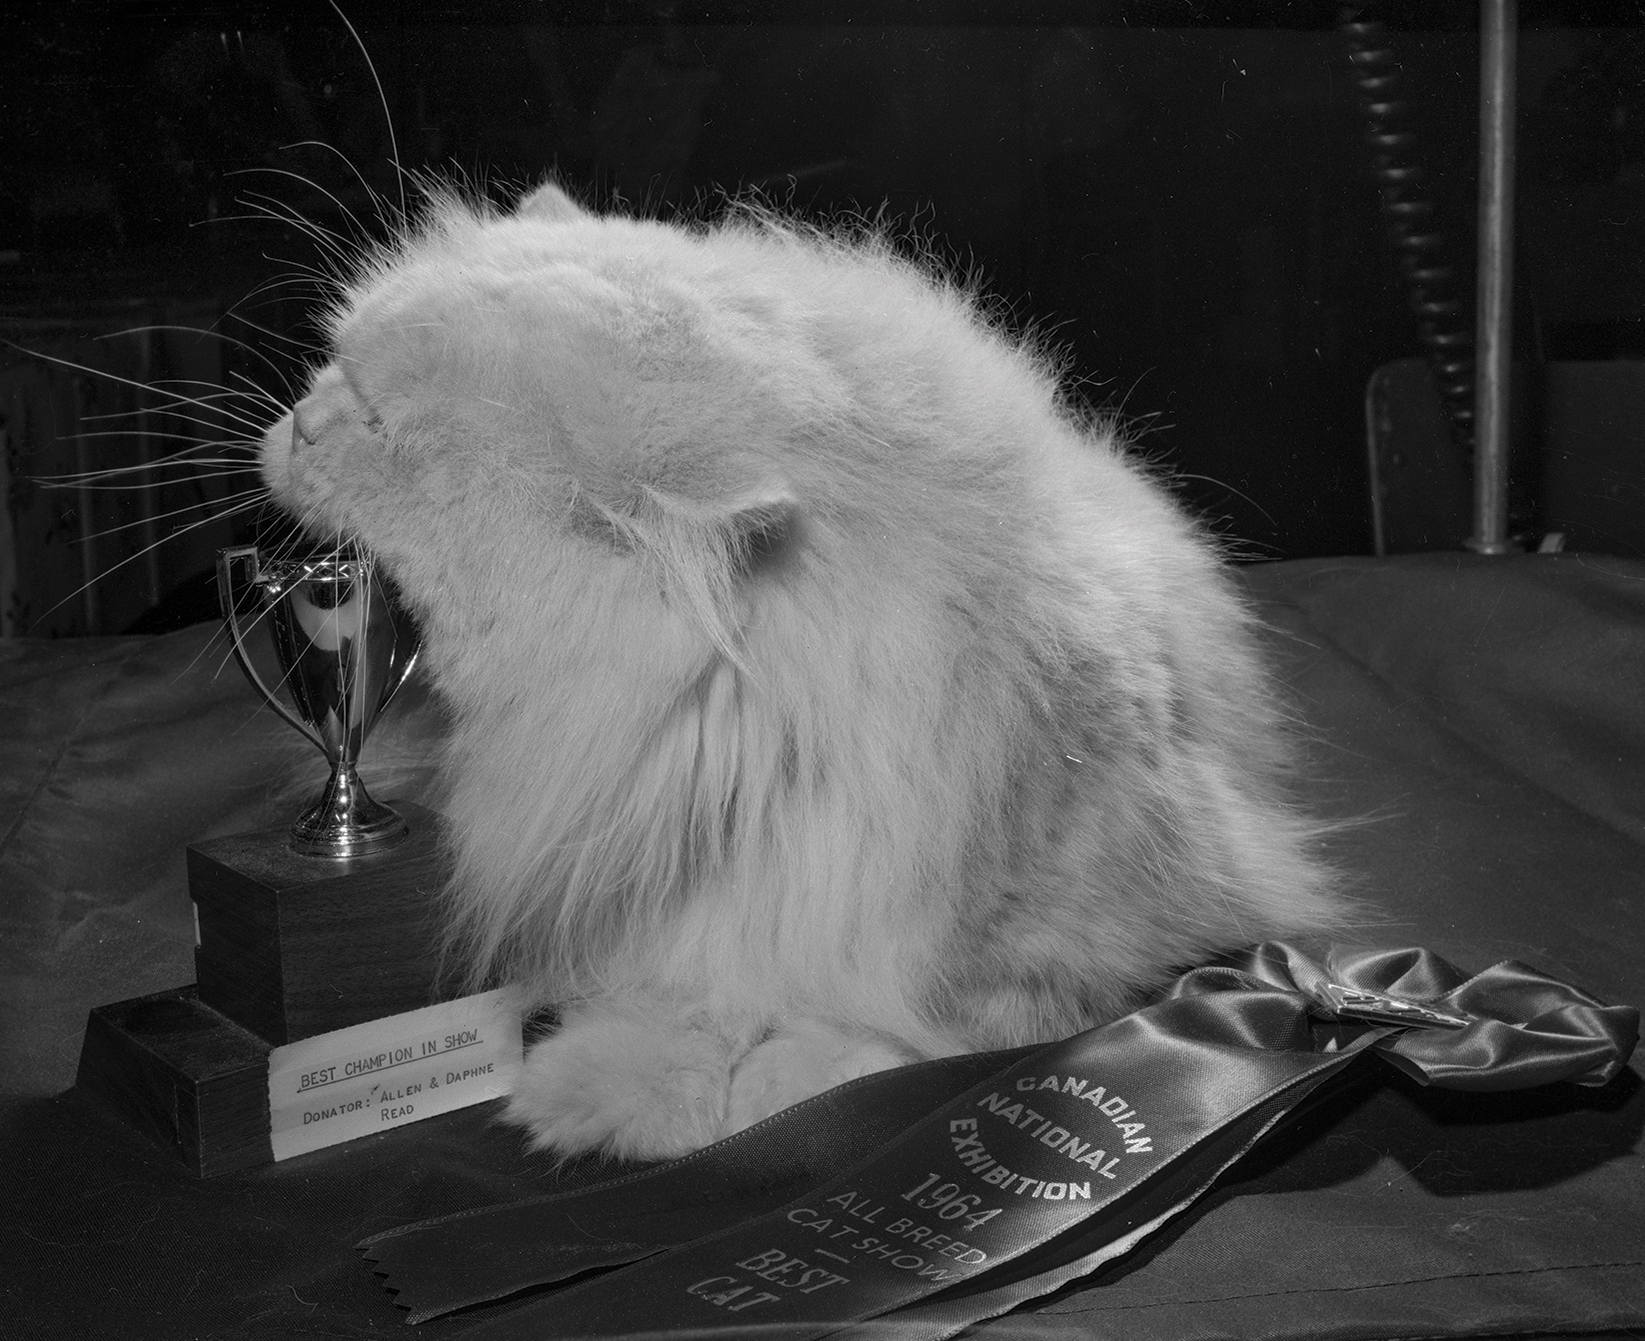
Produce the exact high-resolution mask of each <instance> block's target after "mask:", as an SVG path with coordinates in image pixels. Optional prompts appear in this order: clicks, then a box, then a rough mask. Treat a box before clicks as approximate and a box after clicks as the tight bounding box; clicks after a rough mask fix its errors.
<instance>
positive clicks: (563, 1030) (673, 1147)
mask: <svg viewBox="0 0 1645 1341" xmlns="http://www.w3.org/2000/svg"><path fill="white" fill-rule="evenodd" d="M731 1057H732V1049H731V1044H730V1043H729V1042H728V1041H727V1040H726V1039H724V1038H723V1037H721V1036H720V1035H719V1034H717V1033H715V1032H714V1031H712V1030H711V1029H707V1028H697V1027H692V1026H690V1025H682V1024H679V1023H677V1022H676V1021H674V1020H673V1019H671V1018H669V1017H668V1016H667V1015H665V1014H663V1013H661V1012H656V1011H651V1010H647V1009H645V1008H643V1007H636V1006H632V1005H626V1004H625V1005H617V1004H612V1003H603V1002H593V1003H590V1004H589V1005H586V1006H583V1007H579V1008H578V1009H576V1010H575V1011H573V1012H571V1013H570V1014H569V1015H568V1016H567V1018H566V1019H565V1021H564V1023H563V1024H562V1025H561V1027H560V1030H559V1032H558V1033H556V1034H554V1035H552V1036H551V1037H549V1038H546V1039H544V1040H543V1041H542V1042H541V1043H539V1044H537V1045H536V1046H535V1047H534V1048H532V1049H531V1051H530V1052H529V1053H528V1054H527V1055H526V1059H525V1065H524V1066H523V1067H522V1068H521V1071H520V1078H519V1081H518V1083H517V1084H516V1085H515V1088H514V1093H513V1096H512V1097H511V1098H510V1100H509V1104H508V1109H507V1112H506V1116H507V1117H508V1118H509V1119H510V1120H511V1121H514V1122H518V1123H520V1124H522V1125H523V1126H526V1127H528V1128H530V1130H531V1133H532V1138H533V1139H532V1144H533V1145H534V1146H535V1147H537V1148H539V1149H550V1150H555V1151H558V1152H559V1153H561V1154H564V1155H577V1154H583V1153H585V1152H587V1151H594V1150H598V1151H601V1152H603V1153H605V1154H609V1155H615V1156H617V1157H618V1158H621V1159H672V1158H674V1157H676V1156H678V1155H684V1154H688V1153H689V1152H691V1151H693V1150H698V1149H700V1148H701V1147H703V1146H705V1145H709V1144H711V1143H712V1142H714V1141H717V1140H718V1139H719V1138H720V1137H721V1136H722V1135H723V1134H724V1131H723V1128H724V1124H725V1114H726V1096H727V1089H728V1087H729V1083H730V1074H731Z"/></svg>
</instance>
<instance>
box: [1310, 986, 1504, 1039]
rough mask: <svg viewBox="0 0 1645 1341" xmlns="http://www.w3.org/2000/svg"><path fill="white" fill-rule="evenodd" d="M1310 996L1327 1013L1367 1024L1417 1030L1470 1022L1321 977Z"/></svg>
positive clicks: (1455, 1026)
mask: <svg viewBox="0 0 1645 1341" xmlns="http://www.w3.org/2000/svg"><path fill="white" fill-rule="evenodd" d="M1310 995H1312V997H1313V998H1314V1001H1315V1002H1316V1004H1318V1005H1319V1006H1321V1007H1322V1008H1323V1009H1324V1010H1325V1011H1326V1013H1328V1014H1330V1015H1332V1016H1334V1017H1335V1018H1337V1019H1339V1020H1364V1021H1366V1022H1367V1023H1369V1024H1395V1025H1405V1026H1406V1027H1408V1028H1416V1029H1466V1028H1467V1027H1468V1026H1469V1025H1470V1024H1472V1023H1473V1021H1472V1020H1471V1019H1470V1018H1469V1017H1468V1016H1466V1015H1458V1014H1456V1013H1455V1012H1453V1011H1448V1010H1441V1009H1440V1008H1439V1007H1438V1006H1433V1005H1429V1004H1427V1003H1426V1002H1422V1001H1411V1000H1409V999H1407V998H1405V997H1402V996H1390V995H1388V994H1387V993H1386V992H1368V991H1366V990H1365V989H1363V988H1360V987H1346V986H1344V985H1343V984H1342V983H1336V982H1330V981H1328V980H1326V979H1323V978H1322V979H1321V980H1320V981H1318V982H1316V983H1315V984H1314V989H1313V991H1312V993H1311V994H1310Z"/></svg>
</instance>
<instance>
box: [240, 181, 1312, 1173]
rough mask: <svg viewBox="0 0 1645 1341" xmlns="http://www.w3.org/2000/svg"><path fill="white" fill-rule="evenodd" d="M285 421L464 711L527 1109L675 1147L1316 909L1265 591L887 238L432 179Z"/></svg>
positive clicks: (483, 863) (474, 809)
mask: <svg viewBox="0 0 1645 1341" xmlns="http://www.w3.org/2000/svg"><path fill="white" fill-rule="evenodd" d="M331 336H332V342H333V350H334V352H333V357H332V359H331V361H330V362H329V363H328V364H327V365H326V366H325V367H324V368H323V369H322V370H321V371H320V372H319V373H318V374H317V375H316V376H315V377H314V379H313V383H312V387H311V389H310V391H309V393H308V395H307V396H306V397H304V399H303V400H302V401H301V402H300V403H299V404H298V405H296V407H295V408H294V409H293V410H292V412H291V414H290V415H288V416H287V417H286V418H285V419H283V420H282V421H281V422H280V423H278V424H277V425H275V427H274V428H273V429H271V430H270V431H269V433H268V435H267V438H266V441H265V444H264V449H263V450H264V462H263V469H264V473H265V475H266V477H267V479H268V481H269V483H270V484H271V485H272V487H273V489H274V491H275V494H276V496H277V497H278V498H279V499H280V500H282V501H283V502H284V504H285V505H286V506H287V507H288V508H289V509H290V510H291V511H292V512H293V513H294V514H295V515H296V516H298V517H299V518H301V519H303V520H304V521H305V522H307V523H309V524H310V525H311V526H312V527H313V528H314V529H316V530H324V531H333V530H339V531H342V532H344V533H347V534H350V535H352V536H355V537H357V538H358V539H360V540H361V541H363V542H364V543H365V544H366V545H367V546H369V547H370V548H371V549H372V550H373V551H375V552H376V553H377V554H378V555H379V556H380V557H381V559H382V560H383V562H384V563H385V564H386V566H387V567H388V568H389V570H390V571H391V572H392V574H393V575H394V577H395V579H396V580H397V582H398V584H399V586H400V587H401V589H402V590H403V592H404V593H405V595H406V597H407V598H408V600H409V601H410V603H411V605H412V606H413V608H414V609H415V611H416V613H417V614H418V616H419V617H420V620H421V622H422V625H423V627H424V630H425V633H426V637H427V643H426V647H427V652H426V656H427V658H428V665H429V667H430V669H431V671H432V674H433V677H434V681H435V683H436V685H437V687H438V689H439V690H440V692H441V694H442V696H443V698H444V699H445V700H446V703H447V705H448V706H449V708H450V710H451V715H452V721H453V724H454V725H453V730H452V734H451V739H450V743H449V752H448V758H447V760H446V768H447V770H448V773H449V777H448V787H449V795H450V801H449V806H448V809H449V815H450V819H451V820H452V822H453V829H454V833H455V843H456V847H457V872H456V879H455V886H454V891H453V902H454V922H455V926H456V928H457V934H458V937H459V940H460V943H461V944H462V945H463V946H464V947H465V949H466V951H467V953H468V954H469V955H470V956H471V960H470V962H471V963H472V964H473V965H474V967H475V971H476V973H477V974H486V973H497V972H501V973H502V974H503V975H505V976H506V977H507V978H508V979H510V980H512V981H514V982H516V983H517V984H519V986H520V989H521V994H522V1001H523V1002H524V1003H525V1004H528V1005H534V1004H541V1003H553V1004H554V1005H556V1006H557V1007H558V1009H559V1013H560V1020H561V1023H560V1027H559V1029H558V1031H557V1032H556V1033H554V1034H553V1035H552V1036H551V1037H549V1038H547V1039H545V1040H544V1041H542V1042H540V1043H538V1044H537V1045H536V1046H535V1047H534V1048H533V1050H532V1051H531V1052H530V1054H529V1056H528V1058H527V1061H526V1066H525V1072H524V1075H523V1077H522V1080H521V1083H520V1085H519V1087H518V1089H517V1092H516V1093H515V1095H514V1098H513V1100H512V1102H511V1105H510V1108H509V1114H510V1116H511V1117H513V1118H514V1119H516V1120H518V1121H519V1122H521V1123H524V1124H525V1125H527V1126H528V1127H529V1128H530V1129H531V1131H532V1132H533V1133H534V1135H535V1138H536V1141H537V1142H538V1143H539V1144H540V1145H542V1146H545V1147H549V1148H552V1149H555V1150H558V1151H561V1152H567V1153H569V1152H577V1151H583V1150H590V1149H604V1150H607V1151H610V1152H613V1153H617V1154H621V1155H627V1156H640V1157H656V1156H667V1155H675V1154H680V1153H682V1152H685V1151H688V1150H691V1149H694V1148H696V1147H699V1146H701V1145H704V1144H706V1143H708V1142H711V1141H713V1140H715V1139H717V1138H719V1137H721V1136H724V1135H726V1134H728V1133H730V1132H732V1131H735V1130H737V1129H739V1128H741V1127H744V1126H746V1125H748V1124H750V1123H752V1122H754V1121H757V1120H758V1119H760V1118H762V1117H764V1116H765V1115H767V1114H769V1113H771V1112H773V1111H775V1110H777V1109H779V1108H782V1107H784V1106H786V1105H788V1104H790V1103H793V1102H796V1101H798V1100H800V1099H803V1098H805V1097H807V1096H809V1095H811V1094H814V1093H817V1092H819V1091H821V1090H823V1089H825V1088H827V1087H829V1086H832V1085H834V1084H837V1083H839V1082H841V1081H844V1080H847V1079H849V1078H851V1077H854V1076H857V1075H860V1074H864V1073H866V1072H869V1071H874V1070H878V1069H881V1068H884V1067H888V1066H893V1065H896V1064H898V1063H900V1062H903V1061H906V1060H911V1059H913V1058H916V1057H924V1056H935V1055H942V1054H950V1053H955V1052H961V1051H967V1050H972V1049H978V1048H987V1047H999V1046H1004V1045H1010V1044H1018V1043H1024V1042H1029V1041H1033V1040H1039V1039H1051V1038H1056V1037H1061V1036H1064V1035H1067V1034H1069V1033H1072V1032H1075V1031H1077V1030H1079V1029H1082V1028H1085V1027H1087V1026H1089V1025H1091V1024H1093V1023H1096V1022H1100V1021H1102V1020H1104V1019H1106V1018H1109V1017H1112V1016H1114V1015H1115V1014H1117V1013H1120V1012H1122V1011H1124V1010H1126V1009H1129V1008H1130V1007H1131V1006H1133V1005H1134V1004H1136V1002H1137V1000H1138V996H1139V993H1140V992H1142V991H1144V990H1146V989H1148V988H1150V987H1152V986H1154V985H1156V984H1158V983H1159V982H1160V981H1162V979H1163V978H1165V977H1166V976H1167V975H1168V974H1169V973H1170V971H1171V970H1172V969H1173V968H1176V967H1178V966H1182V965H1186V964H1189V963H1191V962H1193V961H1195V960H1198V959H1200V958H1202V957H1203V956H1205V955H1206V954H1207V953H1208V952H1211V951H1214V950H1217V949H1219V948H1228V947H1231V946H1235V945H1239V944H1243V943H1246V942H1249V941H1252V940H1255V939H1259V938H1262V937H1267V936H1272V935H1286V934H1296V933H1301V932H1306V931H1309V930H1312V929H1317V928H1319V927H1321V926H1323V925H1326V924H1327V923H1329V922H1330V921H1331V919H1332V918H1333V916H1334V906H1333V904H1332V902H1331V900H1330V899H1329V898H1328V896H1327V895H1326V894H1325V893H1324V892H1323V889H1322V887H1323V885H1324V883H1325V876H1324V872H1323V868H1322V867H1321V866H1319V865H1318V864H1316V862H1315V861H1314V860H1313V859H1312V858H1311V857H1310V856H1309V855H1308V853H1307V848H1308V845H1309V842H1310V839H1311V837H1312V831H1311V829H1310V827H1309V825H1308V823H1307V822H1306V821H1305V820H1303V819H1302V818H1300V817H1299V815H1298V814H1297V813H1296V812H1295V811H1293V810H1292V809H1291V808H1290V806H1289V805H1288V803H1287V801H1286V800H1285V799H1284V797H1283V795H1282V781H1283V779H1282V775H1283V774H1284V772H1285V770H1286V768H1287V751H1286V748H1285V745H1284V743H1283V736H1282V732H1281V730H1280V726H1279V713H1278V710H1277V708H1276V705H1275V702H1274V699H1273V696H1272V693H1271V690H1270V688H1269V686H1268V684H1267V683H1266V681H1265V677H1264V672H1263V669H1262V667H1261V665H1260V664H1259V659H1258V656H1257V653H1256V651H1255V648H1254V642H1253V634H1252V628H1251V621H1250V618H1249V616H1248V615H1247V613H1246V611H1245V610H1244V609H1242V607H1241V605H1240V603H1239V601H1238V600H1237V599H1236V598H1235V596H1234V595H1233V594H1232V592H1231V590H1230V585H1229V582H1228V580H1227V579H1226V577H1225V576H1224V575H1223V573H1222V572H1221V571H1219V565H1218V560H1217V557H1216V555H1215V553H1214V552H1213V549H1212V546H1211V545H1210V544H1208V543H1207V541H1206V540H1205V539H1204V538H1202V537H1201V536H1200V535H1199V534H1198V533H1197V532H1196V529H1195V526H1194V525H1193V524H1192V523H1191V522H1190V521H1189V520H1187V519H1186V518H1185V517H1184V516H1183V514H1182V513H1181V512H1180V511H1179V510H1178V509H1177V507H1176V506H1175V505H1174V504H1173V503H1172V502H1171V501H1170V500H1169V499H1168V498H1167V497H1166V496H1165V494H1164V493H1163V492H1162V491H1161V490H1160V489H1159V488H1158V487H1157V486H1156V485H1155V484H1154V483H1153V482H1151V481H1150V479H1149V478H1148V476H1147V475H1146V474H1145V473H1144V472H1143V471H1142V470H1141V469H1139V468H1138V467H1137V466H1136V465H1135V464H1134V463H1133V462H1131V461H1129V460H1127V458H1126V456H1125V454H1124V453H1123V452H1122V451H1121V450H1120V448H1119V447H1118V446H1117V445H1116V443H1115V442H1114V441H1113V438H1112V436H1111V434H1110V433H1109V432H1107V431H1106V430H1105V429H1103V428H1101V427H1094V426H1093V425H1091V424H1090V423H1087V422H1084V421H1082V419H1081V418H1080V417H1079V416H1078V415H1077V414H1076V413H1074V412H1073V411H1072V410H1071V409H1070V407H1069V405H1068V404H1067V403H1066V401H1065V399H1064V397H1063V396H1062V395H1061V394H1060V393H1059V388H1058V384H1057V380H1056V376H1055V372H1054V369H1052V368H1051V367H1050V366H1049V365H1048V362H1047V360H1046V359H1045V358H1044V357H1042V356H1041V355H1040V354H1038V353H1036V352H1035V351H1034V350H1033V349H1031V348H1029V347H1027V346H1026V345H1025V344H1024V343H1022V342H1020V341H1018V340H1014V339H1012V338H1010V337H1009V336H1007V335H1006V334H1004V333H1002V332H1001V330H999V329H998V327H997V325H996V324H995V323H994V322H991V321H990V319H989V318H988V317H987V316H986V315H985V314H984V313H983V312H982V311H981V310H980V309H979V307H978V305H977V303H976V302H975V300H974V299H973V298H972V297H971V296H970V295H968V294H967V293H966V292H963V291H961V290H960V289H958V288H956V287H955V286H953V285H951V284H948V283H945V282H942V281H941V280H939V279H936V278H934V277H933V276H932V275H931V274H929V273H928V272H927V270H926V269H923V268H922V267H921V266H920V265H918V264H916V263H913V262H910V261H908V260H905V259H902V258H900V257H899V256H898V255H897V254H896V253H895V251H894V249H893V248H891V247H890V246H889V245H888V244H886V243H885V242H883V241H882V240H877V239H876V238H874V237H872V236H870V237H858V238H854V239H852V238H841V237H832V236H825V235H821V234H819V233H816V232H814V231H811V230H808V229H804V228H800V227H796V226H792V225H785V224H783V223H781V222H779V221H776V220H773V219H771V218H769V217H765V216H763V215H761V214H759V213H757V212H754V211H748V212H744V213H742V214H739V215H737V216H736V217H735V218H733V220H732V221H731V222H728V223H724V224H721V225H718V226H715V227H682V226H677V225H672V224H666V223H658V222H652V221H645V220H637V219H630V218H612V217H601V216H597V215H594V214H591V213H588V212H586V211H585V210H583V209H581V208H579V207H578V206H577V205H575V204H573V203H572V202H571V201H570V200H569V199H568V198H567V197H566V196H565V195H564V194H563V193H562V192H560V191H559V190H557V189H556V188H554V187H552V186H545V187H543V188H541V189H539V190H537V191H536V192H534V193H533V194H531V195H529V196H527V197H526V198H525V199H524V200H523V201H522V202H521V203H520V205H519V206H518V208H517V209H516V210H515V211H514V212H513V213H512V214H511V215H507V216H506V217H505V216H499V215H497V214H496V213H495V212H494V211H491V210H488V209H486V208H483V207H474V206H469V205H464V204H462V203H459V202H457V201H456V200H454V199H445V200H440V201H436V203H435V204H434V206H433V208H432V209H431V210H430V212H429V215H428V217H427V218H426V219H425V221H424V223H423V225H422V226H421V227H420V228H419V229H417V230H415V231H414V232H413V233H412V234H411V235H410V236H408V237H407V238H406V239H404V240H403V241H402V242H401V243H399V244H397V245H396V247H395V248H394V249H393V250H392V251H390V252H387V253H385V254H383V255H380V256H378V257H376V258H375V259H373V260H372V261H370V262H368V263H367V264H366V265H365V266H364V267H363V269H362V273H361V274H360V275H359V276H358V277H357V279H356V280H355V281H354V282H353V283H352V285H351V286H350V287H349V289H348V291H347V294H346V296H345V297H344V299H343V300H342V301H341V302H340V303H339V305H338V306H337V308H336V310H335V312H334V313H333V315H332V319H331Z"/></svg>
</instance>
